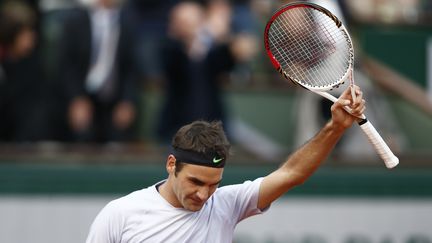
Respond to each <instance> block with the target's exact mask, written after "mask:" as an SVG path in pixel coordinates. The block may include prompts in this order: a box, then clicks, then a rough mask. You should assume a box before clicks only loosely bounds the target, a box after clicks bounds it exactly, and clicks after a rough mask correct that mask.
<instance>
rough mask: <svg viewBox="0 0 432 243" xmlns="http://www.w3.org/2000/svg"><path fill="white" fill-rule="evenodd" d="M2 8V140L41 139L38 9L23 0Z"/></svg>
mask: <svg viewBox="0 0 432 243" xmlns="http://www.w3.org/2000/svg"><path fill="white" fill-rule="evenodd" d="M0 8H1V9H0V116H1V119H0V140H2V141H7V142H12V141H36V140H40V139H43V138H46V136H47V130H46V124H45V121H44V119H45V116H44V115H45V110H44V107H43V106H44V104H43V92H44V84H43V81H42V76H41V75H42V74H41V68H40V66H39V63H40V62H39V59H38V58H39V56H38V52H37V51H35V50H36V47H37V38H38V37H37V28H36V23H37V13H36V12H35V10H34V9H33V8H32V6H30V5H28V4H27V3H25V2H22V1H5V2H3V3H2V4H1V7H0Z"/></svg>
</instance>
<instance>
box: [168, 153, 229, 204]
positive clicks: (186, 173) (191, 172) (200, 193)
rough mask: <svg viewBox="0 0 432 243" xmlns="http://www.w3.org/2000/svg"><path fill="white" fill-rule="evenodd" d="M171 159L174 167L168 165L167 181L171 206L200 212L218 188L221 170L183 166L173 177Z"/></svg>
mask: <svg viewBox="0 0 432 243" xmlns="http://www.w3.org/2000/svg"><path fill="white" fill-rule="evenodd" d="M171 156H172V155H171ZM172 158H173V160H174V165H173V166H170V165H168V167H169V168H168V172H169V177H168V180H169V183H170V185H171V187H172V193H173V194H174V197H173V199H174V200H173V201H174V202H172V203H173V205H174V206H175V207H182V208H184V209H187V210H190V211H198V210H200V209H201V208H202V207H203V205H204V203H205V202H206V201H207V200H208V199H209V198H210V196H211V195H212V194H213V193H214V192H215V191H216V189H217V187H218V186H219V183H220V181H221V180H222V174H223V168H212V167H207V166H199V165H193V164H184V165H183V168H182V169H181V170H180V171H179V172H178V173H177V175H175V158H174V156H172Z"/></svg>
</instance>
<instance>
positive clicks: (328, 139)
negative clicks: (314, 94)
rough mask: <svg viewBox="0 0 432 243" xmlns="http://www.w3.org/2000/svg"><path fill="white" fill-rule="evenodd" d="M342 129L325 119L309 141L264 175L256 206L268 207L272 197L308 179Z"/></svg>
mask: <svg viewBox="0 0 432 243" xmlns="http://www.w3.org/2000/svg"><path fill="white" fill-rule="evenodd" d="M344 130H345V128H343V127H341V126H338V125H336V124H334V123H333V122H331V121H330V122H328V123H327V124H326V125H325V126H324V127H323V128H322V129H321V131H320V132H319V133H318V134H317V135H315V137H313V138H312V139H311V140H310V141H309V142H307V143H306V144H304V145H303V146H302V147H301V148H299V149H298V150H297V151H296V152H294V153H293V154H292V155H291V156H290V157H289V158H288V159H287V160H286V161H285V162H284V163H283V164H282V166H281V167H280V168H279V169H277V170H276V171H274V172H273V173H271V174H270V175H268V176H266V177H265V178H264V181H263V183H262V184H261V188H260V197H259V200H258V208H260V209H264V208H266V207H268V206H269V205H270V204H271V203H272V202H273V201H274V200H275V199H277V198H278V197H280V196H281V195H282V194H284V193H285V192H287V191H288V190H290V189H291V188H293V187H294V186H296V185H300V184H302V183H303V182H304V181H305V180H306V179H307V178H309V177H310V176H311V175H312V174H313V172H314V171H315V170H316V169H317V168H318V167H319V165H320V164H321V163H322V162H323V161H324V160H325V159H326V158H327V156H328V155H329V153H330V152H331V150H332V149H333V147H334V146H335V145H336V143H337V141H338V140H339V138H340V137H341V136H342V134H343V133H344Z"/></svg>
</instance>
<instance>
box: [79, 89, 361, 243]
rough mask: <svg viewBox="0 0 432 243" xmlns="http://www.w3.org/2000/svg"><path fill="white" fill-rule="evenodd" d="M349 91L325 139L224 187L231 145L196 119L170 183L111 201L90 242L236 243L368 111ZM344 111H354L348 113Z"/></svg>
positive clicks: (217, 126) (180, 140) (181, 141)
mask: <svg viewBox="0 0 432 243" xmlns="http://www.w3.org/2000/svg"><path fill="white" fill-rule="evenodd" d="M355 92H356V94H357V97H356V98H355V100H353V99H352V97H351V93H350V90H349V88H348V89H347V90H345V92H344V93H343V94H342V95H341V97H340V98H339V99H338V101H337V102H336V103H334V104H333V106H332V107H331V114H332V116H331V119H330V120H329V121H328V123H327V124H326V125H324V127H323V128H322V129H321V131H320V132H318V134H317V135H316V136H315V137H314V138H312V139H311V140H310V141H309V142H307V143H306V144H304V145H303V146H302V147H301V148H299V149H298V150H297V151H295V152H294V153H293V154H292V155H291V156H290V157H289V158H288V159H287V160H286V161H285V162H284V163H283V164H282V165H281V166H280V168H278V169H277V170H275V171H274V172H272V173H271V174H269V175H267V176H265V177H261V178H257V179H255V180H253V181H246V182H244V183H242V184H237V185H229V186H223V187H220V188H218V185H219V183H220V182H221V180H222V174H223V171H224V165H225V163H226V161H227V160H228V156H229V149H230V144H229V142H228V140H227V138H226V136H225V133H224V131H223V129H222V124H221V123H220V122H211V123H208V122H205V121H196V122H193V123H191V124H188V125H185V126H183V127H182V128H180V129H179V130H178V132H177V133H176V134H175V136H174V138H173V140H172V151H171V153H170V154H169V155H168V157H167V161H166V170H167V172H168V178H167V179H166V180H163V181H161V182H158V183H156V184H154V185H153V186H150V187H148V188H144V189H142V190H138V191H135V192H132V193H131V194H129V195H127V196H124V197H122V198H119V199H116V200H113V201H111V202H110V203H108V204H107V205H106V206H105V207H104V208H103V209H102V211H101V212H100V213H99V214H98V215H97V217H96V219H95V220H94V222H93V224H92V226H91V228H90V233H89V235H88V238H87V243H120V242H141V243H143V242H152V243H155V242H157V243H159V242H161V243H162V242H163V243H231V242H232V240H233V233H234V229H235V227H236V225H237V223H239V222H240V221H241V220H243V219H246V218H248V217H250V216H253V215H256V214H260V213H263V212H264V211H266V210H267V209H268V208H269V207H270V204H271V203H272V202H273V201H275V200H276V199H277V198H279V197H280V196H281V195H282V194H284V193H285V192H287V191H289V190H290V189H291V188H293V187H294V186H297V185H300V184H302V183H303V182H304V181H305V180H306V179H307V178H308V177H309V176H310V175H311V174H312V173H313V172H314V171H315V170H316V169H317V168H318V166H319V165H320V164H321V162H322V161H323V160H324V159H325V158H326V157H327V155H328V154H329V153H330V152H331V151H332V149H333V147H334V145H335V144H336V143H337V141H338V140H339V138H340V137H341V136H342V135H343V133H344V131H345V130H346V129H347V128H349V127H350V126H351V125H352V124H353V123H354V122H355V121H356V119H357V118H356V117H355V116H360V114H363V112H364V110H365V101H364V100H363V98H362V97H363V96H362V92H361V90H360V89H359V88H358V87H355ZM343 106H349V107H350V108H351V109H352V114H348V113H347V112H346V111H345V110H344V109H343Z"/></svg>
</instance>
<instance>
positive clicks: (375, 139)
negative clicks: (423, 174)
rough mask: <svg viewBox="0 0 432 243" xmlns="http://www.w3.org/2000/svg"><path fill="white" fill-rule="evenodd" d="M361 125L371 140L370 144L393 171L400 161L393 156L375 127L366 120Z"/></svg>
mask: <svg viewBox="0 0 432 243" xmlns="http://www.w3.org/2000/svg"><path fill="white" fill-rule="evenodd" d="M359 125H360V128H361V129H362V130H363V132H364V133H365V134H366V136H367V138H368V139H369V142H370V143H371V144H372V145H373V146H374V148H375V150H376V151H377V153H378V154H379V156H380V157H381V158H382V159H383V160H384V164H385V165H386V167H387V168H388V169H391V168H394V167H395V166H396V165H398V164H399V159H398V158H397V157H396V156H395V155H394V154H393V152H392V151H391V150H390V148H389V147H388V146H387V144H386V142H384V140H383V139H382V137H381V136H380V135H379V133H378V132H377V130H376V129H375V127H374V126H373V125H372V124H371V123H370V122H369V121H368V120H367V119H364V120H363V121H362V122H360V123H359Z"/></svg>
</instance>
